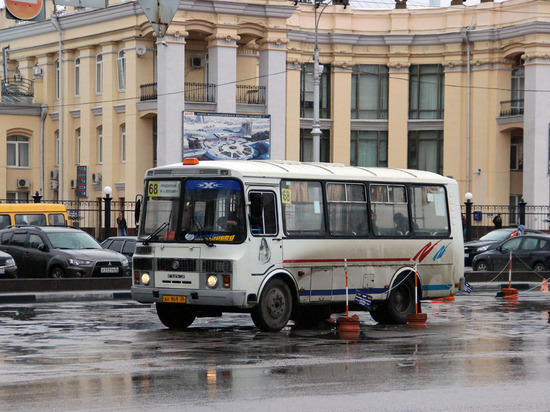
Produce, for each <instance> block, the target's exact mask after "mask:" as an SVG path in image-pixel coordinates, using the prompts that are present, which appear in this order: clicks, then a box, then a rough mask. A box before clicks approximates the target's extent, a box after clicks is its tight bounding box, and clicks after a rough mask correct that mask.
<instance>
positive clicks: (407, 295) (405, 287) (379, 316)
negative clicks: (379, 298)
mask: <svg viewBox="0 0 550 412" xmlns="http://www.w3.org/2000/svg"><path fill="white" fill-rule="evenodd" d="M394 283H395V284H396V285H397V286H394V287H393V289H392V290H391V292H390V296H389V297H388V299H387V300H386V301H385V302H384V303H383V304H382V305H380V306H378V307H376V308H375V309H373V310H372V311H371V316H372V318H373V319H374V320H375V321H377V322H378V323H382V324H400V323H407V315H408V314H409V313H414V279H413V277H412V276H410V275H409V276H407V278H406V279H405V280H402V279H398V280H396V281H395V282H394ZM419 306H420V304H419ZM419 311H420V309H419Z"/></svg>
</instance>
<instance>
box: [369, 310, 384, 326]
mask: <svg viewBox="0 0 550 412" xmlns="http://www.w3.org/2000/svg"><path fill="white" fill-rule="evenodd" d="M370 315H371V317H372V318H373V319H374V320H375V321H376V322H378V323H382V324H384V323H388V315H387V314H386V305H377V306H376V307H375V308H373V309H371V311H370Z"/></svg>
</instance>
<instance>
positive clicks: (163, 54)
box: [156, 33, 185, 166]
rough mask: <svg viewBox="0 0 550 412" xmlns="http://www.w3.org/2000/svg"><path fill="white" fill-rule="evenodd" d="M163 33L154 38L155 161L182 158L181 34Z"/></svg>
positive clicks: (183, 107) (183, 98) (183, 39)
mask: <svg viewBox="0 0 550 412" xmlns="http://www.w3.org/2000/svg"><path fill="white" fill-rule="evenodd" d="M176 34H177V35H166V36H164V37H163V38H160V39H158V41H157V43H156V44H157V77H158V80H157V92H158V98H157V113H158V114H157V127H158V139H157V165H158V166H164V165H167V164H170V163H180V162H181V161H182V159H183V111H184V110H185V93H184V91H185V37H184V36H180V35H179V33H176Z"/></svg>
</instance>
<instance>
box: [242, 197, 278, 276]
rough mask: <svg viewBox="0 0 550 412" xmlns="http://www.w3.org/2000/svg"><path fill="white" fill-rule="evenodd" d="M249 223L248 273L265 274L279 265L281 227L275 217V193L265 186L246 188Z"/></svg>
mask: <svg viewBox="0 0 550 412" xmlns="http://www.w3.org/2000/svg"><path fill="white" fill-rule="evenodd" d="M248 202H249V209H248V218H249V225H250V233H251V235H252V236H250V243H249V244H250V252H249V256H250V273H251V274H252V275H253V276H254V275H255V276H260V275H265V274H266V273H267V272H268V271H269V270H270V269H271V268H272V267H274V266H275V265H276V266H278V267H281V261H282V242H281V236H282V233H281V229H280V228H279V226H278V219H277V195H276V194H275V191H272V190H268V189H265V188H261V189H255V188H250V189H249V190H248Z"/></svg>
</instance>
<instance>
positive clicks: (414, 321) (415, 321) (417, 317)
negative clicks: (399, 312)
mask: <svg viewBox="0 0 550 412" xmlns="http://www.w3.org/2000/svg"><path fill="white" fill-rule="evenodd" d="M427 319H428V314H426V313H409V314H407V328H425V327H426V326H427V325H426V320H427Z"/></svg>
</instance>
